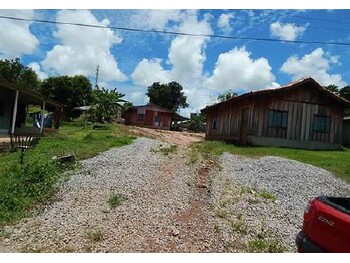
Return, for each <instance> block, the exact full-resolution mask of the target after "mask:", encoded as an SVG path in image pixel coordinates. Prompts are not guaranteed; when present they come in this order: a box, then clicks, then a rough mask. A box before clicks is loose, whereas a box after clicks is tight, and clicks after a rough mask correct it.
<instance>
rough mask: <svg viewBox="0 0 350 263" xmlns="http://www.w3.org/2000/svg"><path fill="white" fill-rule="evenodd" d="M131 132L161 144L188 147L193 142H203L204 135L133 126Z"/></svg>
mask: <svg viewBox="0 0 350 263" xmlns="http://www.w3.org/2000/svg"><path fill="white" fill-rule="evenodd" d="M131 131H132V132H133V133H135V134H136V135H138V136H144V137H148V138H152V139H156V140H159V141H162V142H167V143H171V144H177V145H182V146H189V145H191V143H193V142H200V141H203V140H204V133H191V132H187V131H183V132H177V131H169V130H156V129H149V128H143V127H136V126H133V127H132V128H131Z"/></svg>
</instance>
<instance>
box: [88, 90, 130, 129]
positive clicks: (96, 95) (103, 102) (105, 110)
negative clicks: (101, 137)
mask: <svg viewBox="0 0 350 263" xmlns="http://www.w3.org/2000/svg"><path fill="white" fill-rule="evenodd" d="M92 94H93V114H94V115H95V116H96V117H97V120H98V121H100V122H102V120H103V119H104V120H107V121H109V120H111V119H112V118H114V117H116V116H117V114H118V112H120V111H121V110H122V108H123V105H122V104H121V102H127V101H126V100H123V99H122V98H123V97H124V96H125V94H123V93H120V92H118V91H117V89H112V90H108V89H105V88H103V87H102V88H99V87H97V89H95V90H93V92H92Z"/></svg>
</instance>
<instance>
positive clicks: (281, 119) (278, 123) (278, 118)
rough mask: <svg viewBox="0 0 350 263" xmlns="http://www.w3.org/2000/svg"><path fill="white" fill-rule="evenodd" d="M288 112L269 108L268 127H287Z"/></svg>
mask: <svg viewBox="0 0 350 263" xmlns="http://www.w3.org/2000/svg"><path fill="white" fill-rule="evenodd" d="M287 120H288V112H287V111H279V110H269V123H268V126H269V127H270V128H287Z"/></svg>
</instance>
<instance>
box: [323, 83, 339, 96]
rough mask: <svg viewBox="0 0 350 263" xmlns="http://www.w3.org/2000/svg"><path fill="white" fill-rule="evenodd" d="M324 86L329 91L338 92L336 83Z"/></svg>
mask: <svg viewBox="0 0 350 263" xmlns="http://www.w3.org/2000/svg"><path fill="white" fill-rule="evenodd" d="M325 88H326V89H328V90H329V91H331V92H333V93H335V94H338V92H339V88H338V86H337V85H334V84H331V85H328V86H325Z"/></svg>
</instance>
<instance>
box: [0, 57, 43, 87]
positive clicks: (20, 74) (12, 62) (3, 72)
mask: <svg viewBox="0 0 350 263" xmlns="http://www.w3.org/2000/svg"><path fill="white" fill-rule="evenodd" d="M0 78H2V79H6V80H8V81H10V82H12V83H15V84H16V85H17V86H18V87H20V88H23V89H28V90H31V91H34V92H39V87H40V80H39V78H38V76H37V74H36V73H35V71H34V70H32V69H31V68H30V67H26V66H24V65H23V64H22V63H21V61H20V59H19V58H15V59H4V60H0Z"/></svg>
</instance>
